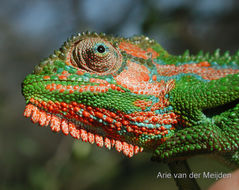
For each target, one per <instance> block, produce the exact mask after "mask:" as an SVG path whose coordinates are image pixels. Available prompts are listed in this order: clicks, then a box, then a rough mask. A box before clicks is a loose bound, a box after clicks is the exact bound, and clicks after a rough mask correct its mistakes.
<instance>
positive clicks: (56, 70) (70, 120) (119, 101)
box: [22, 33, 177, 157]
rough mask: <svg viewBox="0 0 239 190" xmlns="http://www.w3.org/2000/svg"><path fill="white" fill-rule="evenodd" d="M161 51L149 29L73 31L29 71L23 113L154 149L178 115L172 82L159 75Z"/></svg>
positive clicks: (123, 145)
mask: <svg viewBox="0 0 239 190" xmlns="http://www.w3.org/2000/svg"><path fill="white" fill-rule="evenodd" d="M152 47H154V48H152ZM160 54H161V55H160ZM162 55H163V56H167V53H165V51H164V50H163V49H162V48H161V46H159V45H158V44H157V43H155V42H154V41H152V40H149V39H148V38H146V37H133V38H131V39H124V38H115V37H112V36H105V35H104V34H96V33H93V34H92V33H83V34H79V35H77V36H73V37H72V38H71V39H69V40H68V41H67V42H65V43H64V45H63V46H62V47H61V48H60V49H59V50H57V51H55V52H54V54H53V55H51V56H50V57H49V58H47V59H46V60H44V61H42V62H41V63H40V64H39V65H37V66H36V67H35V70H34V72H33V73H32V74H30V75H28V76H27V77H26V78H25V80H24V82H23V89H22V92H23V95H24V97H25V99H26V102H27V106H26V109H25V112H24V115H25V116H26V117H30V118H31V120H32V121H33V122H34V123H39V124H40V126H48V125H49V126H50V127H51V129H52V130H53V131H56V132H59V131H60V130H61V131H62V132H63V133H64V134H65V135H68V134H70V135H71V136H73V137H74V138H77V139H82V140H83V141H86V142H87V141H88V142H90V143H92V144H93V143H96V144H97V145H98V146H100V147H102V146H105V147H107V148H108V149H111V148H112V147H115V148H116V150H117V151H119V152H120V151H122V152H123V153H124V154H125V155H127V156H129V157H131V156H133V155H134V154H136V153H138V152H139V151H142V150H143V149H144V150H151V149H154V148H155V147H156V146H157V145H158V144H159V143H162V142H163V141H164V140H165V138H167V136H170V135H171V134H172V133H173V131H174V126H173V125H174V124H176V123H177V116H176V115H175V114H174V113H173V112H172V108H171V106H170V105H169V97H168V92H169V91H170V90H171V89H172V88H173V87H174V82H173V81H171V80H169V81H167V82H165V81H163V80H161V81H158V80H157V75H156V72H157V71H156V70H155V66H154V63H153V61H152V60H153V59H154V58H156V57H158V56H162Z"/></svg>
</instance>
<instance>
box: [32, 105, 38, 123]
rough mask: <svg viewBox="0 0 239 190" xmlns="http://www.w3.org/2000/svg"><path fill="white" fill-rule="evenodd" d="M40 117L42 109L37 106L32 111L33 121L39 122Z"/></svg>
mask: <svg viewBox="0 0 239 190" xmlns="http://www.w3.org/2000/svg"><path fill="white" fill-rule="evenodd" d="M39 117H40V111H39V109H38V108H37V107H35V109H34V110H33V112H32V116H31V120H32V122H33V123H37V122H38V121H39Z"/></svg>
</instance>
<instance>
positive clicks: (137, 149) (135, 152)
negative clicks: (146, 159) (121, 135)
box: [134, 145, 139, 154]
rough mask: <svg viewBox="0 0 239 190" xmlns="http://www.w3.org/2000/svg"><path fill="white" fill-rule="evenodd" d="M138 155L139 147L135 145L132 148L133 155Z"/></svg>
mask: <svg viewBox="0 0 239 190" xmlns="http://www.w3.org/2000/svg"><path fill="white" fill-rule="evenodd" d="M138 153H139V147H138V146H137V145H135V146H134V154H138Z"/></svg>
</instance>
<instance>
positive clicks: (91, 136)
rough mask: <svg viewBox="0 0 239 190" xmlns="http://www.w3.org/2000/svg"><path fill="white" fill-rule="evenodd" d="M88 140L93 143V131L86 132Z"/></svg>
mask: <svg viewBox="0 0 239 190" xmlns="http://www.w3.org/2000/svg"><path fill="white" fill-rule="evenodd" d="M88 141H89V143H91V144H94V142H95V135H94V134H93V133H88Z"/></svg>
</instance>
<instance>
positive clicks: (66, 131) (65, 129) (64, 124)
mask: <svg viewBox="0 0 239 190" xmlns="http://www.w3.org/2000/svg"><path fill="white" fill-rule="evenodd" d="M68 127H69V126H68V121H67V120H66V119H62V120H61V130H62V132H63V134H64V135H68V134H69V128H68Z"/></svg>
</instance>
